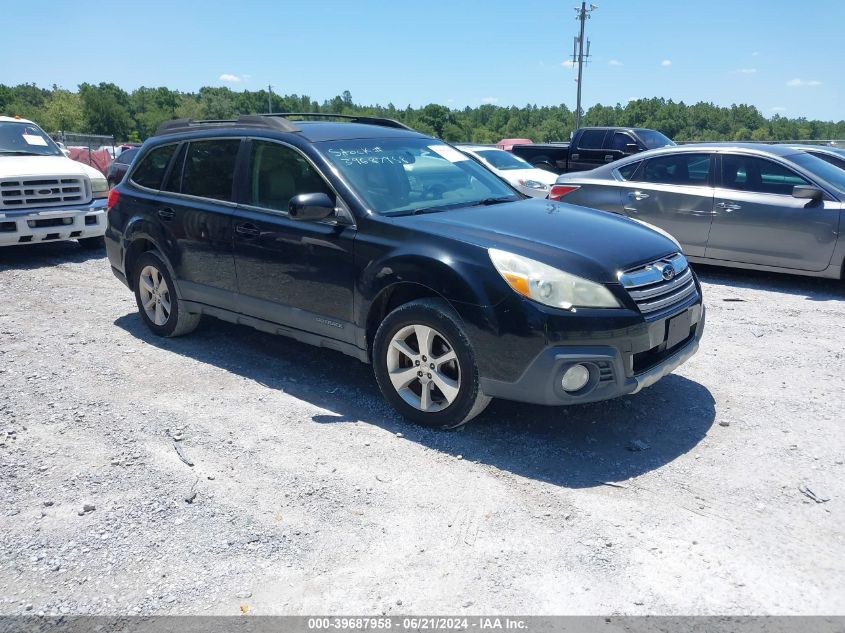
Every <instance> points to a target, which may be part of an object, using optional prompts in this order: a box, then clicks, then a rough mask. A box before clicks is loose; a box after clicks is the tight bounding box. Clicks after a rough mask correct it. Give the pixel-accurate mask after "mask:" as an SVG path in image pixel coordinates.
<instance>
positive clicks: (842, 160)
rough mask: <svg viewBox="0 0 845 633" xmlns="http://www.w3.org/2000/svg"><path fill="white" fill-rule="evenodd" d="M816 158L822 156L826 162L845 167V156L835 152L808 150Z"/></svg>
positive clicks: (841, 167)
mask: <svg viewBox="0 0 845 633" xmlns="http://www.w3.org/2000/svg"><path fill="white" fill-rule="evenodd" d="M808 153H809V154H811V155H813V156H815V157H816V158H821V159H822V160H823V161H824V162H826V163H830V164H831V165H836V166H837V167H839V169H845V156H842V157H839V156H834V155H833V154H823V153H821V152H808Z"/></svg>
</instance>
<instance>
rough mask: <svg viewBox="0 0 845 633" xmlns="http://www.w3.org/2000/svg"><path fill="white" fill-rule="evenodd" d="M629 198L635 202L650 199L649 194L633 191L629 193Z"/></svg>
mask: <svg viewBox="0 0 845 633" xmlns="http://www.w3.org/2000/svg"><path fill="white" fill-rule="evenodd" d="M628 197H629V198H633V199H634V200H645V199H646V198H648V194H647V193H643V192H642V191H631V192H629V193H628Z"/></svg>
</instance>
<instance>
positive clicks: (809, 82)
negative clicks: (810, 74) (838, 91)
mask: <svg viewBox="0 0 845 633" xmlns="http://www.w3.org/2000/svg"><path fill="white" fill-rule="evenodd" d="M786 85H787V86H790V87H792V88H801V87H803V86H821V85H822V82H820V81H819V80H818V79H797V78H796V79H790V80H789V81H787V82H786Z"/></svg>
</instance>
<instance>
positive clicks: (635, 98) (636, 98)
mask: <svg viewBox="0 0 845 633" xmlns="http://www.w3.org/2000/svg"><path fill="white" fill-rule="evenodd" d="M638 99H639V97H628V101H637V100H638Z"/></svg>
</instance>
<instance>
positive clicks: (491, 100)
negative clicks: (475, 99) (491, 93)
mask: <svg viewBox="0 0 845 633" xmlns="http://www.w3.org/2000/svg"><path fill="white" fill-rule="evenodd" d="M481 103H485V104H487V105H493V104H496V103H499V97H484V98H483V99H482V100H481Z"/></svg>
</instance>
